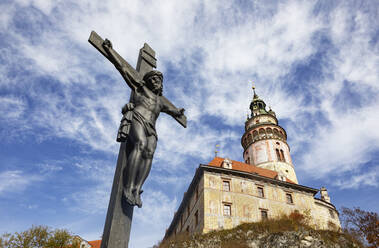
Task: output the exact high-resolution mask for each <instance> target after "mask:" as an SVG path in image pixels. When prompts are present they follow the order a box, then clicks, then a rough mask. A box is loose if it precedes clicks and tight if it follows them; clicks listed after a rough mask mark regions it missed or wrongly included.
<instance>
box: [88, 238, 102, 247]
mask: <svg viewBox="0 0 379 248" xmlns="http://www.w3.org/2000/svg"><path fill="white" fill-rule="evenodd" d="M88 244H90V245H91V248H100V245H101V239H100V240H93V241H88Z"/></svg>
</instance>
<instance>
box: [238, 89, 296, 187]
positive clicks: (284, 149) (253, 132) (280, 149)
mask: <svg viewBox="0 0 379 248" xmlns="http://www.w3.org/2000/svg"><path fill="white" fill-rule="evenodd" d="M253 91H254V97H253V100H252V102H251V104H250V110H251V115H250V116H249V115H248V117H247V120H246V122H245V133H244V134H243V136H242V139H241V144H242V147H243V149H244V153H243V158H244V160H245V163H247V164H251V165H255V166H257V167H260V168H264V169H269V170H273V171H276V172H278V176H279V177H280V178H279V179H280V180H285V178H288V179H290V180H291V181H293V182H295V183H298V181H297V178H296V173H295V169H294V166H293V164H292V159H291V155H290V147H289V145H288V144H287V134H286V131H285V130H284V129H283V128H282V127H281V126H279V125H278V120H277V119H276V115H275V112H274V111H272V110H271V108H270V109H269V111H267V110H266V103H265V102H264V101H263V100H262V99H260V98H259V97H258V95H257V94H256V93H255V88H254V87H253Z"/></svg>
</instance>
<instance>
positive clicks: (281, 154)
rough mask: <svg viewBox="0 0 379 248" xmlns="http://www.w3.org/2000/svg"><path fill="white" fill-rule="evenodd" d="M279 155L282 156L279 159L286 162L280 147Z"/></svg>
mask: <svg viewBox="0 0 379 248" xmlns="http://www.w3.org/2000/svg"><path fill="white" fill-rule="evenodd" d="M280 156H281V158H282V160H281V161H283V162H286V157H284V152H283V150H282V149H280Z"/></svg>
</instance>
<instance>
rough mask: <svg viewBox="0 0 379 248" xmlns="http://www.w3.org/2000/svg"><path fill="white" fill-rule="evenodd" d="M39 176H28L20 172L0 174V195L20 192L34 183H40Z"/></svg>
mask: <svg viewBox="0 0 379 248" xmlns="http://www.w3.org/2000/svg"><path fill="white" fill-rule="evenodd" d="M41 180H42V177H41V176H39V175H33V174H28V173H25V172H23V171H20V170H8V171H3V172H0V195H2V194H5V193H7V192H21V191H23V190H25V189H26V188H27V187H28V186H30V185H32V184H33V183H34V182H36V181H41Z"/></svg>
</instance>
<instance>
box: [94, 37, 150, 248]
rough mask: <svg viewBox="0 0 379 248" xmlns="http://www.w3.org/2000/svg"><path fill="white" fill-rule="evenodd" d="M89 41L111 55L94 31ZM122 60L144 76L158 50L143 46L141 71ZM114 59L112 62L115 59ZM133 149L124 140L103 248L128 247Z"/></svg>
mask: <svg viewBox="0 0 379 248" xmlns="http://www.w3.org/2000/svg"><path fill="white" fill-rule="evenodd" d="M88 41H89V42H90V43H91V44H92V45H93V46H94V47H95V48H96V49H97V50H98V51H99V52H100V53H101V54H103V55H104V56H105V57H107V58H108V59H109V57H108V55H107V53H106V52H105V51H104V48H103V47H102V44H103V42H104V40H103V39H102V38H101V37H100V36H99V35H98V34H96V32H94V31H92V32H91V35H90V37H89V39H88ZM119 57H120V60H121V61H122V63H123V64H124V65H125V66H126V67H127V68H128V70H129V73H130V76H131V77H133V78H135V79H142V78H143V76H144V75H145V73H147V72H149V71H151V70H153V68H156V58H155V51H154V50H153V49H152V48H151V47H150V46H149V45H148V44H146V43H145V44H144V46H143V47H142V48H141V49H140V52H139V56H138V62H137V66H136V68H137V70H135V69H134V68H132V67H131V66H130V65H129V63H128V62H126V61H125V60H124V59H123V58H122V57H121V56H119ZM111 62H112V61H111ZM129 151H130V149H129V148H128V145H127V143H126V142H121V144H120V151H119V154H118V158H117V166H116V171H115V174H114V179H113V185H112V191H111V197H110V200H109V205H108V211H107V216H106V220H105V225H104V231H103V236H102V241H101V248H127V247H128V245H129V238H130V231H131V225H132V218H133V208H134V206H132V205H130V204H129V203H128V202H127V201H126V200H125V199H124V196H123V171H124V170H125V168H126V166H128V164H127V161H128V152H129Z"/></svg>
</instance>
